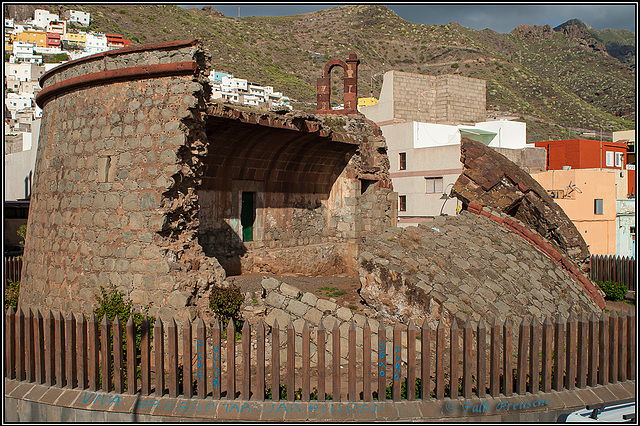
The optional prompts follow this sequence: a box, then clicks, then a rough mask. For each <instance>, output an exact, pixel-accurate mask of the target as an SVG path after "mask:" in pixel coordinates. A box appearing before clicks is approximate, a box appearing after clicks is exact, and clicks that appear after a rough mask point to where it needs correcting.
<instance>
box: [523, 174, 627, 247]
mask: <svg viewBox="0 0 640 426" xmlns="http://www.w3.org/2000/svg"><path fill="white" fill-rule="evenodd" d="M531 176H532V177H533V178H534V179H535V180H537V181H538V183H540V185H542V186H543V187H544V188H545V189H546V190H547V192H548V193H549V194H551V196H552V197H553V198H554V199H555V202H556V203H557V204H558V205H559V206H560V207H562V209H563V210H564V212H565V213H566V214H567V216H569V218H570V219H571V221H572V222H573V223H574V224H575V225H576V228H578V231H579V232H580V234H581V235H582V237H583V238H584V240H585V242H586V243H587V245H588V246H589V251H590V252H591V254H594V255H615V254H616V235H617V227H616V199H626V198H627V176H626V173H625V172H624V171H621V170H605V169H569V170H548V171H545V172H541V173H532V174H531Z"/></svg>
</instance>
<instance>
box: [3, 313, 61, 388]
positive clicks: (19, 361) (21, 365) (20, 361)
mask: <svg viewBox="0 0 640 426" xmlns="http://www.w3.org/2000/svg"><path fill="white" fill-rule="evenodd" d="M15 327H16V340H15V348H16V380H20V381H21V380H24V378H25V362H24V361H25V358H24V353H25V341H24V340H25V337H26V336H25V332H24V312H22V308H18V312H16V325H15ZM63 359H64V358H63Z"/></svg>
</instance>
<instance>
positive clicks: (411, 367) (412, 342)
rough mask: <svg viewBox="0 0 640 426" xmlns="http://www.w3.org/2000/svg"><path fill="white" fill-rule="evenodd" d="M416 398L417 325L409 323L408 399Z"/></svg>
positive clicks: (410, 321)
mask: <svg viewBox="0 0 640 426" xmlns="http://www.w3.org/2000/svg"><path fill="white" fill-rule="evenodd" d="M415 399H416V326H415V324H414V323H413V321H412V320H409V324H407V400H408V401H414V400H415Z"/></svg>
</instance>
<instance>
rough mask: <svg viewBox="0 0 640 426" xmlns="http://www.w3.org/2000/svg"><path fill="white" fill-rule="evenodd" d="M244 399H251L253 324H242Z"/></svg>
mask: <svg viewBox="0 0 640 426" xmlns="http://www.w3.org/2000/svg"><path fill="white" fill-rule="evenodd" d="M242 399H245V400H247V401H249V400H250V399H251V324H249V321H245V322H244V324H242Z"/></svg>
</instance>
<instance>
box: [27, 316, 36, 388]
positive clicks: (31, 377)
mask: <svg viewBox="0 0 640 426" xmlns="http://www.w3.org/2000/svg"><path fill="white" fill-rule="evenodd" d="M33 325H34V324H33V312H32V311H31V308H29V310H28V311H27V315H26V317H25V335H26V354H25V366H26V369H27V381H29V382H31V383H33V382H34V381H35V368H36V364H35V340H34V339H35V337H34V332H33Z"/></svg>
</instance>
